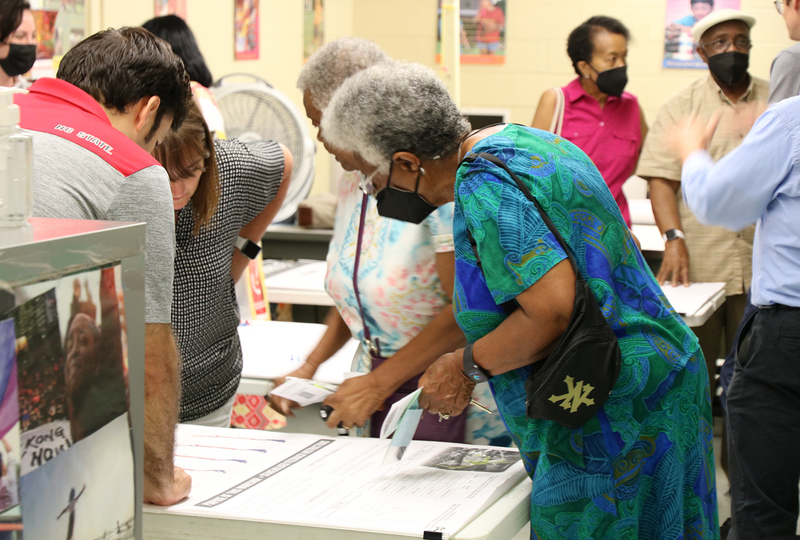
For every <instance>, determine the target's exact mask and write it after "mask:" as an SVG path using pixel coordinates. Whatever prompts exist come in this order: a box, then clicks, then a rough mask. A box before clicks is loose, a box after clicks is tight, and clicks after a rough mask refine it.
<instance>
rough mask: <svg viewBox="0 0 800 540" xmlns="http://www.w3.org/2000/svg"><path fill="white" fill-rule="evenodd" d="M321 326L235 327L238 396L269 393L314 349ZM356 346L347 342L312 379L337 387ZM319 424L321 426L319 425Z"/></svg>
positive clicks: (258, 323) (256, 323) (255, 324)
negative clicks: (239, 362) (238, 347)
mask: <svg viewBox="0 0 800 540" xmlns="http://www.w3.org/2000/svg"><path fill="white" fill-rule="evenodd" d="M325 329H326V327H325V325H324V324H314V323H298V322H282V321H253V322H251V323H249V324H248V325H246V326H240V327H239V339H240V340H241V343H242V363H243V365H242V380H241V382H240V383H239V389H238V390H237V393H239V394H252V395H257V396H264V395H266V394H268V393H269V391H270V390H272V381H273V380H274V379H276V378H278V377H281V376H283V375H286V374H287V373H289V372H291V371H294V369H296V368H297V367H299V366H300V364H301V363H302V361H303V360H305V358H306V357H307V356H308V354H309V353H310V352H311V351H312V350H313V349H314V347H315V346H316V345H317V343H318V342H319V340H320V338H321V337H322V335H323V334H324V333H325ZM358 346H359V345H358V342H357V341H355V340H354V339H352V338H351V339H349V340H348V341H347V343H345V345H344V346H343V347H342V348H341V349H339V351H338V352H337V353H336V354H334V355H333V356H332V357H331V358H330V359H329V360H328V361H327V362H325V363H323V364H322V366H320V368H319V369H318V370H317V373H316V374H315V375H314V379H315V380H318V381H321V382H328V383H335V384H341V382H342V381H343V380H344V373H347V372H349V371H351V365H352V362H353V357H354V356H355V354H356V351H357V350H358ZM320 423H321V422H320Z"/></svg>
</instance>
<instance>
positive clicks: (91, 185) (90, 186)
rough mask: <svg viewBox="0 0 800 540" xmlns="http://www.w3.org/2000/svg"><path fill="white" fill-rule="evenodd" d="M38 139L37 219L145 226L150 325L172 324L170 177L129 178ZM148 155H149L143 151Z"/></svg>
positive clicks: (52, 140) (71, 147)
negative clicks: (112, 222) (86, 220)
mask: <svg viewBox="0 0 800 540" xmlns="http://www.w3.org/2000/svg"><path fill="white" fill-rule="evenodd" d="M28 133H30V134H31V135H33V148H34V151H33V155H34V159H33V179H34V184H33V187H34V191H33V215H34V216H37V217H50V218H63V219H96V220H104V221H133V222H145V223H146V224H147V232H146V245H145V250H146V264H145V322H146V323H156V324H159V323H160V324H169V323H170V322H171V317H172V313H171V309H172V281H173V275H174V266H173V265H174V260H175V222H174V210H173V207H172V194H171V191H170V188H169V177H168V176H167V172H166V171H165V170H164V169H163V168H162V167H160V166H157V165H152V166H148V167H145V168H143V169H141V170H138V171H136V172H134V173H133V174H130V175H128V176H125V175H123V174H122V173H120V172H119V171H118V170H116V169H115V168H114V167H113V166H111V165H110V164H109V163H108V162H106V161H104V160H103V159H102V158H101V157H99V156H97V155H96V154H95V153H93V152H90V151H89V150H87V149H85V148H82V147H80V146H78V145H76V144H74V143H72V142H70V141H68V140H65V139H63V138H61V137H59V136H56V135H52V134H49V133H41V132H36V131H29V132H28ZM142 152H144V150H142Z"/></svg>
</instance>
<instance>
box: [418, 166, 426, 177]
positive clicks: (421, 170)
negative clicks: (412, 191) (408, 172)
mask: <svg viewBox="0 0 800 540" xmlns="http://www.w3.org/2000/svg"><path fill="white" fill-rule="evenodd" d="M419 174H421V175H422V176H425V169H423V168H422V167H420V168H419Z"/></svg>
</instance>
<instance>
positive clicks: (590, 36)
mask: <svg viewBox="0 0 800 540" xmlns="http://www.w3.org/2000/svg"><path fill="white" fill-rule="evenodd" d="M600 30H607V31H609V32H611V33H612V34H619V35H621V36H623V37H624V38H625V40H626V41H629V40H630V39H631V34H630V32H629V31H628V29H627V28H626V27H625V25H624V24H622V23H621V22H620V21H618V20H617V19H615V18H613V17H606V16H604V15H598V16H595V17H592V18H591V19H589V20H588V21H586V22H585V23H583V24H581V25H580V26H579V27H577V28H576V29H575V30H573V31H572V32H570V34H569V38H567V54H568V55H569V59H570V60H572V67H573V68H574V69H575V73H577V74H578V76H580V74H581V72H580V70H579V69H578V62H580V61H581V60H583V61H584V62H588V61H590V60H591V59H592V54H593V53H594V36H595V35H596V34H597V33H598V32H599V31H600Z"/></svg>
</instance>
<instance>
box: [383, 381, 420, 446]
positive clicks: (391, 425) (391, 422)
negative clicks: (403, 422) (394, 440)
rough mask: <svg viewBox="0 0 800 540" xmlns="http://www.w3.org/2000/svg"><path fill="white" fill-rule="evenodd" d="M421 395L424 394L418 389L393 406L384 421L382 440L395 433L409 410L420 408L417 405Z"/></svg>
mask: <svg viewBox="0 0 800 540" xmlns="http://www.w3.org/2000/svg"><path fill="white" fill-rule="evenodd" d="M420 393H422V388H417V389H416V390H415V391H414V392H411V393H410V394H408V395H407V396H406V397H404V398H403V399H401V400H400V401H396V402H394V403H393V404H392V408H391V409H389V412H388V414H387V415H386V419H385V420H384V421H383V425H382V426H381V434H380V438H381V439H385V438H386V437H388V436H389V435H391V434H392V433H394V430H395V429H397V424H398V423H399V422H400V419H401V418H402V416H403V414H404V413H405V412H406V411H407V410H408V409H409V408H411V407H413V408H417V409H418V408H419V407H418V405H417V403H418V401H419V395H420Z"/></svg>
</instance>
